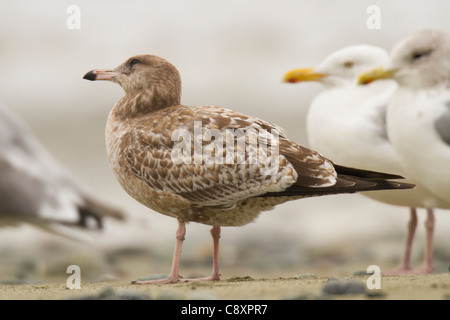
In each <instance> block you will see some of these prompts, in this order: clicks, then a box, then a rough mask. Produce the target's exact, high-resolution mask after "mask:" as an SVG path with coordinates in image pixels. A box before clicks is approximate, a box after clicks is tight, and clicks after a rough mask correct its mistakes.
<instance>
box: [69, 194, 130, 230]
mask: <svg viewBox="0 0 450 320" xmlns="http://www.w3.org/2000/svg"><path fill="white" fill-rule="evenodd" d="M84 200H85V204H84V206H80V207H79V208H78V210H79V211H78V212H79V215H80V220H79V225H80V226H82V227H88V221H89V219H91V218H93V219H94V220H95V222H96V227H97V228H98V229H103V218H105V217H107V218H113V219H116V220H124V219H125V215H124V213H123V212H122V211H121V210H119V209H117V208H114V207H111V206H108V205H106V204H104V203H101V202H100V201H98V200H94V199H91V198H89V197H85V199H84Z"/></svg>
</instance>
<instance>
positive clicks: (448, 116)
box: [434, 101, 450, 145]
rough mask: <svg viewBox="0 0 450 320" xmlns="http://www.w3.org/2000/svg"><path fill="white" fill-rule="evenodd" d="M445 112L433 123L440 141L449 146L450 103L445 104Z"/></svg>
mask: <svg viewBox="0 0 450 320" xmlns="http://www.w3.org/2000/svg"><path fill="white" fill-rule="evenodd" d="M445 106H446V107H447V110H446V111H445V112H444V113H443V114H442V115H441V116H440V117H439V118H438V119H436V121H435V122H434V128H435V129H436V132H437V133H438V134H439V136H440V137H441V139H442V140H443V141H444V142H445V143H446V144H448V145H450V101H447V103H446V104H445Z"/></svg>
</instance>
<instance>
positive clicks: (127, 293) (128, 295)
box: [117, 290, 150, 300]
mask: <svg viewBox="0 0 450 320" xmlns="http://www.w3.org/2000/svg"><path fill="white" fill-rule="evenodd" d="M117 299H119V300H150V296H149V295H148V294H147V293H145V292H138V291H134V290H123V291H121V292H119V293H118V294H117Z"/></svg>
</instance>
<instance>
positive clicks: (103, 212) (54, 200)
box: [0, 104, 123, 238]
mask: <svg viewBox="0 0 450 320" xmlns="http://www.w3.org/2000/svg"><path fill="white" fill-rule="evenodd" d="M0 174H1V179H0V225H2V226H12V225H18V224H20V223H23V222H25V223H30V224H32V225H35V226H38V227H41V228H43V229H45V230H47V231H51V232H55V233H57V234H60V235H66V236H69V237H75V238H79V237H77V235H76V234H75V233H73V232H71V229H68V228H65V226H66V225H73V226H82V227H91V223H90V222H92V221H95V222H96V224H95V227H96V228H102V226H103V218H104V217H112V218H116V219H122V218H123V213H122V212H121V211H120V210H118V209H116V208H113V207H110V206H107V205H105V204H103V203H102V202H101V201H99V200H97V199H96V198H95V197H94V196H92V195H91V194H90V193H89V192H88V191H86V190H85V188H84V187H83V186H81V185H80V183H78V182H77V181H76V180H75V179H74V178H73V177H72V176H71V175H70V174H69V173H68V172H67V171H66V169H65V168H63V167H62V166H61V165H60V164H59V163H58V162H57V161H56V160H55V159H54V158H53V157H52V156H51V155H50V153H49V152H48V151H47V150H46V149H45V148H44V147H43V146H42V144H41V143H40V142H39V141H38V140H37V139H36V138H35V137H34V135H33V134H32V133H31V132H30V130H29V129H28V127H27V126H26V124H25V123H24V122H23V121H22V120H21V119H19V118H18V117H17V116H16V115H14V114H13V113H12V112H11V111H10V110H9V109H7V108H6V107H4V106H3V105H1V104H0ZM92 227H94V226H92ZM80 236H81V235H80Z"/></svg>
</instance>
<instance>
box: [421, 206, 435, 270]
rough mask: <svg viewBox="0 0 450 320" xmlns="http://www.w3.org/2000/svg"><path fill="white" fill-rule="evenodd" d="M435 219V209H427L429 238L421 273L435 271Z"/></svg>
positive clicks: (426, 227) (426, 223)
mask: <svg viewBox="0 0 450 320" xmlns="http://www.w3.org/2000/svg"><path fill="white" fill-rule="evenodd" d="M434 221H435V219H434V212H433V209H427V220H426V221H425V229H426V232H427V239H426V245H425V256H424V259H423V267H422V269H421V270H420V273H425V274H426V273H433V238H434Z"/></svg>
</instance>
